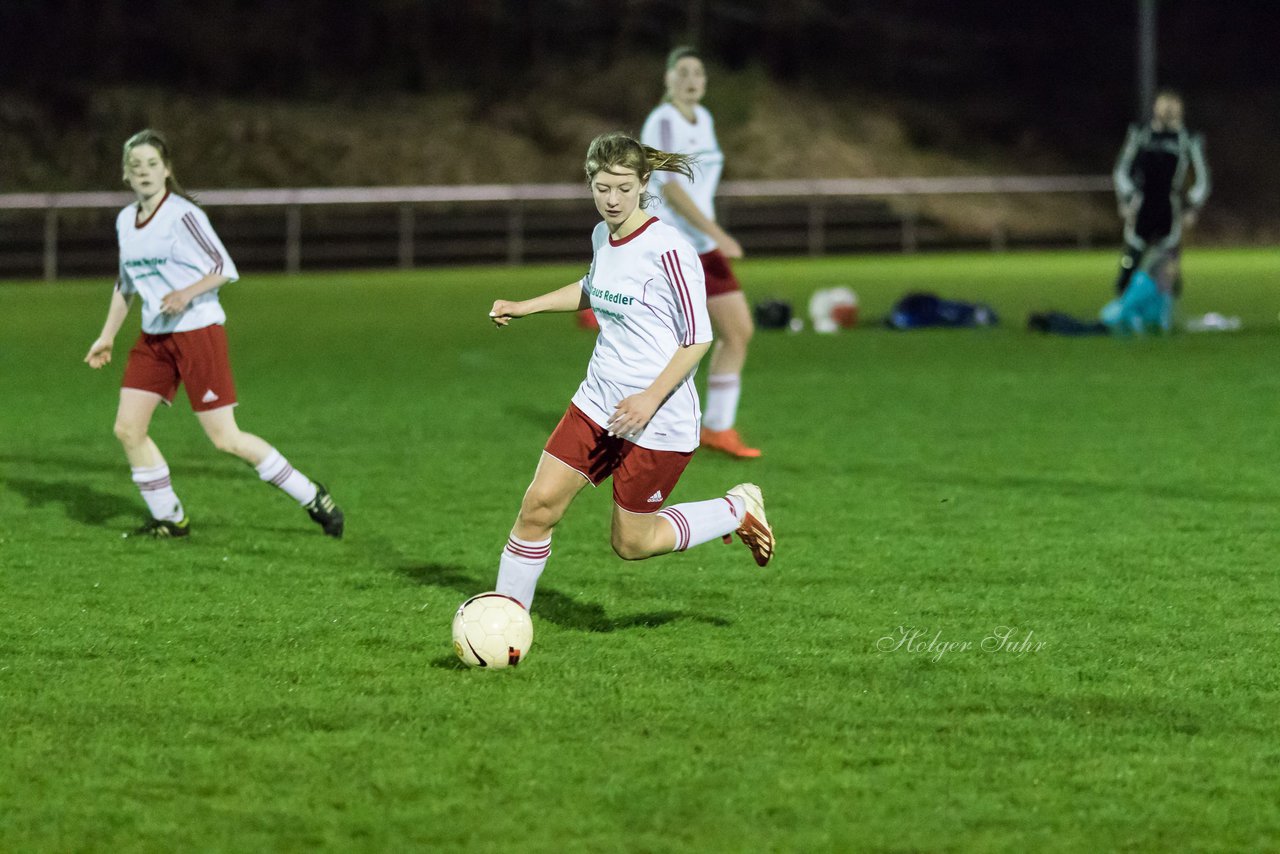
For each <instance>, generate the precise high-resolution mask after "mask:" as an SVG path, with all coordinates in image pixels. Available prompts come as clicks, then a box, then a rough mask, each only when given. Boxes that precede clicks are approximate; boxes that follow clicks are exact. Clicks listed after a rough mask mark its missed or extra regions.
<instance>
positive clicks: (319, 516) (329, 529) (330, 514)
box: [304, 483, 346, 540]
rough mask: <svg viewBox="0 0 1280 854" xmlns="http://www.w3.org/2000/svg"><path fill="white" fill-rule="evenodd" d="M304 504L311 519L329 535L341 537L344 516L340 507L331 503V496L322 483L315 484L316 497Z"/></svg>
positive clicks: (344, 522)
mask: <svg viewBox="0 0 1280 854" xmlns="http://www.w3.org/2000/svg"><path fill="white" fill-rule="evenodd" d="M304 506H305V507H306V508H307V515H309V516H310V517H311V521H313V522H315V523H316V524H317V525H319V526H320V527H321V528H324V532H325V533H326V534H328V535H329V536H330V537H334V538H336V539H339V540H340V539H342V529H343V527H344V525H345V524H346V517H344V516H343V515H342V508H341V507H339V506H338V505H337V504H334V503H333V496H332V495H330V494H329V490H327V489H325V488H324V484H320V483H317V484H316V497H315V498H313V499H311V501H310V503H308V504H306V505H304Z"/></svg>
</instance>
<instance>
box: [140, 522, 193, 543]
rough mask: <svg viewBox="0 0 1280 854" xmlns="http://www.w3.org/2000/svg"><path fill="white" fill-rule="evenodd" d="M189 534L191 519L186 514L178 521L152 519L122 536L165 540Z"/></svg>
mask: <svg viewBox="0 0 1280 854" xmlns="http://www.w3.org/2000/svg"><path fill="white" fill-rule="evenodd" d="M190 535H191V520H190V519H188V518H187V517H186V516H183V517H182V520H181V521H179V522H170V521H169V520H168V519H152V520H150V521H149V522H147V524H145V525H143V526H142V527H141V528H138V529H137V530H136V531H130V532H129V533H126V534H125V535H124V536H125V537H126V538H132V537H149V538H150V539H153V540H167V539H171V538H173V537H186V536H190Z"/></svg>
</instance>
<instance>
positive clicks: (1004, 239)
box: [991, 222, 1009, 252]
mask: <svg viewBox="0 0 1280 854" xmlns="http://www.w3.org/2000/svg"><path fill="white" fill-rule="evenodd" d="M1008 248H1009V232H1008V231H1007V230H1006V229H1005V227H1004V223H1003V222H997V223H996V224H995V225H993V226H991V251H992V252H1003V251H1005V250H1006V249H1008Z"/></svg>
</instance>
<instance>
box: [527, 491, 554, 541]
mask: <svg viewBox="0 0 1280 854" xmlns="http://www.w3.org/2000/svg"><path fill="white" fill-rule="evenodd" d="M558 506H559V505H558V503H557V502H556V501H555V496H553V495H550V494H548V493H546V492H544V491H542V490H539V489H535V488H533V487H530V488H529V490H528V491H527V492H525V494H524V500H523V501H521V502H520V519H519V522H520V524H521V526H522V527H525V528H540V529H544V530H547V531H549V530H551V529H552V528H554V527H555V525H556V523H557V522H559V521H560V513H559V511H558V510H557V507H558Z"/></svg>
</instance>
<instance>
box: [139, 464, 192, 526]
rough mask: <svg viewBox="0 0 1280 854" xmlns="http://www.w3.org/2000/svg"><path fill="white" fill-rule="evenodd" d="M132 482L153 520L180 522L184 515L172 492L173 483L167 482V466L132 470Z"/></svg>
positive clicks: (175, 495)
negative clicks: (135, 485) (145, 503)
mask: <svg viewBox="0 0 1280 854" xmlns="http://www.w3.org/2000/svg"><path fill="white" fill-rule="evenodd" d="M132 472H133V482H134V483H136V484H137V485H138V491H139V492H141V493H142V500H143V501H145V502H147V509H148V510H150V511H151V516H152V518H153V519H163V520H165V521H166V522H181V521H182V519H183V517H184V516H185V515H186V514H185V513H183V512H182V502H181V501H179V500H178V493H176V492H174V491H173V483H172V482H170V480H169V466H168V465H167V464H166V465H161V466H156V467H154V468H135V469H132Z"/></svg>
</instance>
